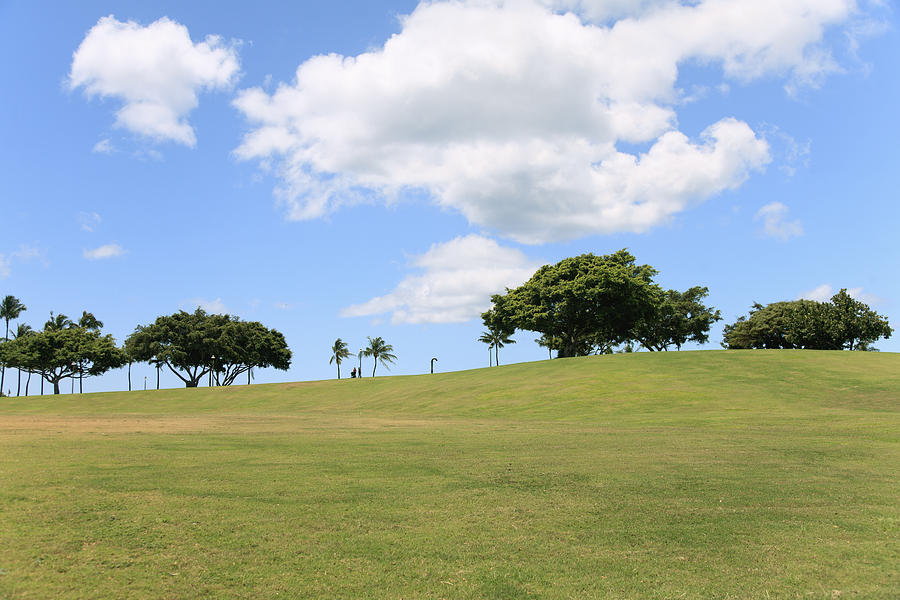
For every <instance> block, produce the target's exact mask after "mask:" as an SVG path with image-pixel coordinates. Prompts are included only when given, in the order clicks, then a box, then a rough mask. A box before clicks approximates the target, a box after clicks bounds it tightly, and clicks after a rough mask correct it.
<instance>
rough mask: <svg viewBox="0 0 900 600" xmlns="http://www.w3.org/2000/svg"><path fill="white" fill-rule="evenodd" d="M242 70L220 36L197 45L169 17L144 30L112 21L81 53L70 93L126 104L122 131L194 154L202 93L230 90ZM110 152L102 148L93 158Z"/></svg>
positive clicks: (98, 28)
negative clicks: (193, 116)
mask: <svg viewBox="0 0 900 600" xmlns="http://www.w3.org/2000/svg"><path fill="white" fill-rule="evenodd" d="M238 69H239V64H238V58H237V52H236V50H235V48H234V46H233V45H228V44H226V43H224V42H223V41H222V39H221V38H219V37H218V36H207V38H206V39H205V40H204V41H203V42H198V43H196V44H195V43H193V42H192V41H191V37H190V35H189V33H188V30H187V27H185V26H184V25H181V24H179V23H177V22H175V21H172V20H170V19H168V18H165V17H163V18H162V19H159V20H158V21H155V22H153V23H151V24H150V25H147V26H146V27H142V26H140V25H138V24H137V23H135V22H134V21H127V22H122V21H118V20H116V18H115V17H113V16H112V15H110V16H108V17H103V18H101V19H100V20H99V21H98V22H97V24H96V25H94V27H93V28H91V30H90V31H89V32H88V33H87V35H86V36H85V38H84V40H83V41H82V42H81V45H80V46H78V49H77V50H76V51H75V53H74V55H73V58H72V68H71V71H70V72H69V87H70V88H71V89H73V90H74V89H76V88H79V87H83V88H84V90H85V93H86V94H87V95H88V96H89V97H94V96H99V97H101V98H110V97H112V98H116V99H118V100H120V101H121V102H122V103H123V106H122V108H120V109H119V110H118V111H117V112H116V125H117V126H119V127H124V128H126V129H128V130H129V131H133V132H135V133H138V134H140V135H144V136H147V137H149V138H152V139H155V140H157V141H174V142H177V143H180V144H184V145H186V146H190V147H193V146H194V145H195V144H196V136H195V134H194V129H193V128H192V127H191V125H190V123H188V120H187V116H188V114H189V113H190V112H191V111H192V110H193V109H195V108H196V107H197V105H198V103H199V101H198V98H197V96H198V94H199V93H200V92H201V91H203V90H214V89H219V88H227V87H229V86H230V85H232V83H233V82H234V80H235V78H236V77H237V74H238ZM98 146H99V149H98ZM110 147H111V146H110ZM104 148H105V146H104V145H103V141H101V142H100V143H99V144H98V145H97V146H95V147H94V151H95V152H96V151H104V150H103V149H104Z"/></svg>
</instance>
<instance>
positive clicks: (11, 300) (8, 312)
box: [0, 296, 28, 396]
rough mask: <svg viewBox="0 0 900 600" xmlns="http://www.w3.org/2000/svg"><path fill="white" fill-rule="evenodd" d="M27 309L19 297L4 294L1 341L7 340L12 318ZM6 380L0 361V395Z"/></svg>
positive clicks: (1, 306) (1, 311) (2, 364)
mask: <svg viewBox="0 0 900 600" xmlns="http://www.w3.org/2000/svg"><path fill="white" fill-rule="evenodd" d="M26 310H28V307H26V306H25V305H24V304H22V303H21V302H19V299H18V298H16V297H15V296H6V297H4V298H3V300H2V301H0V319H3V320H4V321H6V335H4V337H3V341H5V342H8V341H9V322H10V321H11V320H12V319H18V318H19V315H21V314H22V313H23V312H25V311H26ZM5 382H6V363H0V396H2V395H3V390H4V389H5V388H4V387H3V386H4V385H5Z"/></svg>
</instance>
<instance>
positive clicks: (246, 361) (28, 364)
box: [0, 296, 291, 396]
mask: <svg viewBox="0 0 900 600" xmlns="http://www.w3.org/2000/svg"><path fill="white" fill-rule="evenodd" d="M25 310H26V307H25V305H24V304H22V303H21V302H20V301H19V300H18V299H17V298H15V297H14V296H6V297H5V298H4V299H3V300H2V302H0V318H2V319H3V320H4V321H5V325H6V332H5V335H4V338H3V340H2V342H0V393H5V391H4V388H3V387H2V386H3V384H4V383H5V378H6V368H7V367H10V368H14V369H16V370H17V372H18V377H17V384H16V395H17V396H18V395H20V394H21V392H22V385H21V379H22V374H23V373H25V374H26V375H27V379H26V382H25V395H26V396H27V395H28V393H29V385H30V382H31V376H32V375H37V376H39V377H40V379H41V393H42V394H43V384H44V381H46V382H48V383H50V384H52V385H53V393H54V394H59V393H60V383H61V382H62V381H63V380H64V379H68V378H71V379H72V380H73V382H74V380H76V379H77V380H78V384H79V385H78V388H79V391H83V383H82V382H83V380H84V378H85V377H89V376H96V375H102V374H103V373H106V372H107V371H109V370H110V369H115V368H119V367H122V366H125V365H128V389H129V390H131V389H132V385H131V365H132V363H135V362H138V363H149V364H150V365H152V366H154V367H156V372H157V380H156V386H157V389H159V372H160V370H161V369H163V368H165V369H168V370H169V371H171V372H172V373H174V374H175V376H177V377H178V378H179V379H181V381H183V382H184V384H185V386H186V387H197V386H198V385H199V384H200V382H201V381H203V379H204V377H208V378H209V385H232V384H233V383H235V382H236V381H237V379H238V377H240V376H242V375H244V374H246V375H247V383H248V384H249V383H250V381H251V373H252V369H254V368H265V367H274V368H276V369H281V370H287V369H288V368H289V367H290V363H291V351H290V350H289V349H288V347H287V343H286V342H285V339H284V336H283V335H282V334H281V333H279V332H278V331H276V330H274V329H269V328H267V327H265V326H263V325H262V324H261V323H258V322H256V321H242V320H241V319H239V318H238V317H235V316H231V315H210V314H207V313H206V311H204V310H203V309H200V308H198V309H197V310H196V311H194V312H193V313H188V312H185V311H179V312H177V313H175V314H172V315H168V316H161V317H158V318H157V319H156V321H155V322H153V323H151V324H149V325H139V326H138V327H137V328H136V329H135V330H134V332H133V333H132V334H131V335H130V336H128V338H126V340H125V343H124V344H123V345H122V346H121V347H119V346H117V345H116V342H115V340H114V339H113V337H112V336H111V335H108V334H107V335H103V334H102V333H101V330H102V328H103V323H102V322H101V321H99V320H97V318H96V317H94V315H93V314H91V313H89V312H87V311H84V312H83V313H82V316H81V318H79V319H78V320H77V321H73V320H71V319H69V318H68V317H67V316H66V315H63V314H57V315H54V314H53V313H51V315H50V319H49V320H48V321H47V322H46V323H44V326H43V329H41V330H40V331H36V330H34V329H32V328H31V327H30V326H28V325H26V324H23V323H20V324H19V325H18V328H17V329H16V330H15V331H14V332H13V338H12V339H10V337H9V321H10V320H12V319H17V318H18V317H19V315H21V313H22V312H24V311H25ZM73 385H74V383H73Z"/></svg>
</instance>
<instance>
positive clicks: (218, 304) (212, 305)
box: [187, 298, 228, 315]
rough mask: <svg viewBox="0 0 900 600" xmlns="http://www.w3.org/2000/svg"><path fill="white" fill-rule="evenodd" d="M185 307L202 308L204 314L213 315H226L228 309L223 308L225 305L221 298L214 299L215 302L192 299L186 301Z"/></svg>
mask: <svg viewBox="0 0 900 600" xmlns="http://www.w3.org/2000/svg"><path fill="white" fill-rule="evenodd" d="M187 305H189V306H190V307H192V308H193V307H198V308H202V309H203V310H205V311H206V312H208V313H210V314H214V315H224V314H227V313H228V308H227V307H226V306H225V303H224V302H222V299H221V298H216V299H215V300H204V299H203V298H194V299H193V300H188V302H187Z"/></svg>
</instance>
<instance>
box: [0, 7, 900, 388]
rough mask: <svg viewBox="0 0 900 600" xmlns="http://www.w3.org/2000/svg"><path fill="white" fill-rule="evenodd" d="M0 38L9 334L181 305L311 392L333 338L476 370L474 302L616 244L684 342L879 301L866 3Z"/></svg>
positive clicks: (308, 10) (147, 23)
mask: <svg viewBox="0 0 900 600" xmlns="http://www.w3.org/2000/svg"><path fill="white" fill-rule="evenodd" d="M50 14H52V15H53V18H48V15H50ZM208 36H214V37H208ZM0 51H2V54H3V56H5V57H7V58H6V59H5V60H4V61H2V63H0V77H2V81H3V82H4V85H3V92H2V93H0V135H2V139H3V142H4V143H3V144H2V145H0V169H2V171H0V198H2V206H3V213H2V217H0V218H2V219H3V222H4V224H5V226H4V227H3V233H2V235H0V294H3V295H6V294H13V295H15V296H17V297H18V298H19V299H21V300H22V301H23V302H24V303H25V304H26V305H27V306H28V311H27V312H26V313H24V314H23V315H22V319H21V320H22V321H23V322H26V323H29V324H31V325H32V326H33V327H40V326H41V325H42V324H43V322H44V321H45V320H46V319H47V317H48V316H49V313H50V311H51V310H52V311H55V312H57V313H59V312H61V313H65V314H67V315H70V316H73V315H74V316H77V315H80V314H81V311H82V310H89V311H91V312H93V313H94V314H95V315H96V316H97V317H98V318H100V319H101V320H102V321H103V322H104V323H105V325H106V327H105V331H107V332H109V333H112V334H113V335H114V336H115V337H116V339H117V340H119V341H122V340H123V339H124V338H125V337H126V336H127V335H128V334H129V333H130V332H131V331H132V330H133V329H134V327H135V326H136V325H138V324H146V323H149V322H152V321H153V320H154V319H155V318H156V316H158V315H161V314H171V313H172V312H175V311H177V310H179V309H186V310H191V309H193V308H194V307H195V306H197V305H198V304H199V305H203V306H205V307H207V308H208V309H210V310H214V311H217V312H219V311H227V312H229V313H231V314H236V315H239V316H240V317H242V318H244V319H253V320H259V321H261V322H263V323H264V324H266V325H267V326H269V327H274V328H276V329H278V330H279V331H281V332H283V333H284V334H285V336H286V337H287V340H288V343H289V345H290V347H291V349H292V350H293V352H294V362H293V366H292V368H291V370H290V371H289V372H287V373H284V372H278V371H270V372H263V373H260V374H258V377H257V381H261V382H265V381H294V380H310V379H323V378H328V377H332V376H333V375H334V373H333V367H332V366H330V365H329V364H328V358H329V348H330V346H331V344H332V343H333V341H334V339H335V338H336V337H341V338H343V339H344V340H346V341H348V342H349V344H350V345H351V348H352V349H354V350H356V349H357V348H363V347H364V346H365V342H366V336H373V337H374V336H382V337H384V338H385V340H386V341H387V342H388V343H391V344H392V345H393V346H394V348H395V351H396V354H397V355H398V357H399V360H398V362H397V364H396V365H395V366H394V367H393V368H392V370H391V373H394V374H412V373H423V372H427V370H428V365H429V359H430V358H431V357H432V356H436V357H438V359H439V362H438V364H437V367H438V369H439V370H442V371H448V370H458V369H467V368H476V367H481V366H486V361H485V360H484V359H485V358H486V356H485V355H486V352H487V348H486V347H485V346H484V345H483V344H480V343H478V342H477V341H476V339H477V337H478V335H479V334H480V332H481V330H482V327H481V323H480V319H479V318H478V317H477V315H478V313H480V312H481V310H483V309H484V308H486V303H487V298H488V297H489V295H490V293H491V292H498V291H502V289H503V288H504V286H514V285H517V284H518V283H521V282H522V281H524V280H525V279H527V277H528V275H529V274H530V273H531V272H533V270H534V269H535V268H536V267H537V266H538V265H540V264H543V263H545V262H555V261H558V260H560V259H562V258H564V257H566V256H572V255H576V254H580V253H584V252H594V253H597V254H604V253H608V252H613V251H615V250H618V249H619V248H623V247H627V248H628V249H629V250H630V251H631V252H632V253H633V254H634V255H635V256H636V257H637V259H638V261H639V262H641V263H647V264H650V265H653V266H654V267H656V268H657V269H658V270H659V272H660V274H659V277H658V281H659V283H661V284H662V285H664V286H666V287H671V288H678V289H686V288H687V287H690V286H693V285H706V286H708V287H709V289H710V296H709V303H710V304H712V305H713V306H715V307H717V308H719V309H721V311H722V314H723V316H724V318H725V320H724V321H723V322H722V323H719V324H718V325H716V326H715V327H714V329H713V332H712V336H711V337H712V343H711V344H709V345H708V346H707V347H709V348H717V347H718V342H719V341H720V340H721V327H722V325H724V323H727V322H733V321H734V320H735V319H736V318H737V317H738V316H740V315H742V314H746V312H747V310H748V308H749V306H750V305H751V304H752V303H753V302H754V301H758V302H763V303H766V302H772V301H777V300H789V299H795V298H799V297H812V298H819V299H821V298H824V297H826V296H828V295H829V294H828V291H829V290H831V291H837V289H839V288H841V287H847V288H851V289H852V290H853V291H854V292H853V293H855V294H856V295H857V296H859V297H860V298H862V299H864V300H865V301H866V302H868V303H869V304H870V305H871V306H872V307H873V308H874V309H876V310H877V311H879V312H880V313H882V314H886V315H888V316H889V317H894V316H895V315H896V314H897V313H898V310H900V283H898V278H897V273H898V251H897V250H898V246H897V242H896V239H897V238H896V228H897V225H898V223H900V209H898V203H897V201H896V190H897V189H900V175H898V172H900V168H898V167H900V161H898V154H897V150H896V140H897V139H900V121H898V119H897V117H896V107H897V106H898V105H900V61H897V57H898V56H900V42H898V34H897V18H896V13H895V11H894V9H893V7H892V6H891V5H890V4H888V3H881V2H874V1H868V2H867V1H864V0H859V1H858V2H853V1H851V0H790V1H788V0H781V1H778V2H775V1H774V0H773V1H772V2H761V1H760V0H752V1H751V0H730V1H725V0H720V1H714V0H701V1H699V2H690V3H681V4H679V3H677V2H667V1H663V0H609V1H605V2H604V1H599V0H580V1H579V0H519V1H512V0H510V1H502V0H496V1H488V0H479V1H475V0H464V1H462V2H453V3H448V2H439V1H437V2H431V3H424V4H422V5H419V4H418V3H417V2H330V3H278V2H257V3H253V5H252V9H248V5H247V4H246V3H237V2H233V3H232V2H191V3H183V2H177V3H176V2H173V3H169V2H154V3H147V2H77V3H64V4H62V5H61V4H59V3H52V4H51V3H45V2H17V1H12V2H10V1H6V2H0ZM298 69H299V70H298ZM892 322H893V323H894V324H896V321H892ZM535 337H537V336H536V335H535V334H532V333H529V332H520V333H518V334H517V335H516V339H517V340H518V343H517V344H516V345H514V346H510V347H508V348H504V349H503V350H502V351H501V362H504V363H506V362H518V361H527V360H540V359H543V358H544V357H545V353H544V350H543V349H541V348H539V347H538V346H537V345H536V344H535V343H534V342H533V341H532V340H533V339H534V338H535ZM877 346H878V347H879V348H880V349H882V350H883V351H894V352H896V351H898V350H900V342H898V338H894V339H891V340H885V341H881V342H879V343H878V344H877ZM369 369H371V364H369V365H368V367H367V369H366V370H367V371H368V370H369ZM145 375H146V376H148V377H151V378H152V373H151V370H150V369H149V368H146V367H138V368H136V369H135V376H134V377H135V380H136V381H137V382H138V383H137V385H139V386H140V385H142V378H143V377H144V376H145ZM177 384H178V381H177V380H176V379H175V377H174V376H171V375H169V376H164V378H163V385H164V386H175V385H177ZM124 386H125V376H124V372H123V371H117V372H113V373H110V374H108V375H106V376H104V377H103V378H100V379H97V380H92V381H90V382H88V383H87V385H86V389H89V390H91V391H95V390H113V389H122V388H123V387H124ZM7 387H9V386H7Z"/></svg>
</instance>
